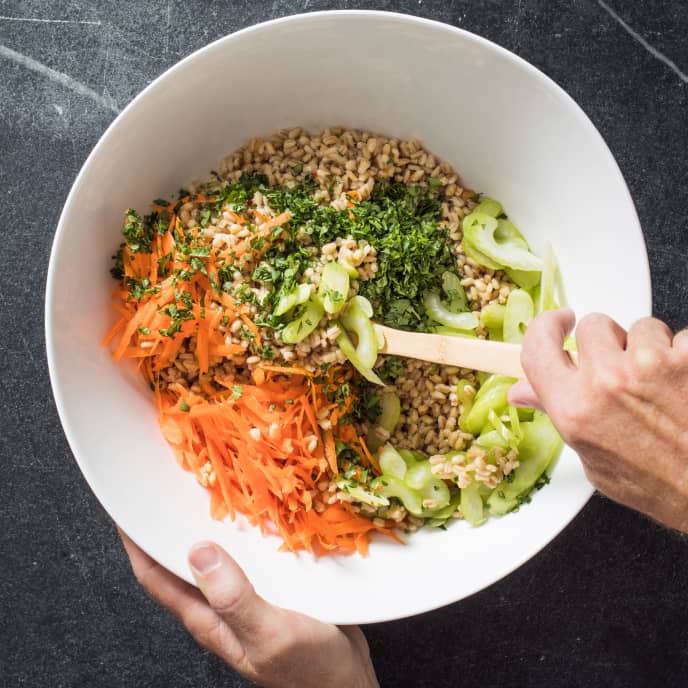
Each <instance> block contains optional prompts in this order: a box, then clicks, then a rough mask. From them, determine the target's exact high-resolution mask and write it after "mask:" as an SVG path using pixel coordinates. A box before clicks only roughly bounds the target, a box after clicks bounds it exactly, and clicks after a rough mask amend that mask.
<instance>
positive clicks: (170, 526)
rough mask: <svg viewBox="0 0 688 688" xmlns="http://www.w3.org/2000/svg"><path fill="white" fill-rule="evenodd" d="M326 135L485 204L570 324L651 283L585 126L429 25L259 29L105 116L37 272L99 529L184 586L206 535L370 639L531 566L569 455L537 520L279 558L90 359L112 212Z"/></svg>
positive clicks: (639, 295) (116, 215) (580, 493)
mask: <svg viewBox="0 0 688 688" xmlns="http://www.w3.org/2000/svg"><path fill="white" fill-rule="evenodd" d="M336 124H341V125H345V126H347V127H351V128H361V129H367V130H372V131H375V132H381V133H385V134H389V135H393V136H396V137H417V138H419V139H420V140H421V141H422V142H423V143H424V145H425V146H426V147H427V148H428V149H430V150H431V151H432V152H434V153H435V154H436V155H438V156H440V157H442V158H445V159H446V160H448V161H449V162H450V163H451V164H452V165H453V166H454V167H455V168H456V169H457V170H458V171H459V173H460V174H462V175H463V177H464V179H465V180H466V182H467V184H468V185H469V186H470V187H472V188H474V189H476V190H479V191H483V192H488V193H489V194H490V195H492V196H494V197H496V198H498V199H500V200H501V201H502V202H503V204H504V205H505V207H506V208H507V209H508V212H509V214H510V216H512V217H513V218H514V219H515V222H516V224H517V225H518V226H519V227H520V228H521V229H522V230H523V231H524V232H525V234H526V235H527V237H528V238H529V240H530V241H531V242H532V245H533V247H534V249H535V250H536V251H539V250H541V249H542V247H543V243H544V241H545V240H546V239H548V240H550V241H551V242H552V244H553V246H554V249H555V253H556V254H557V256H558V257H559V260H560V263H561V269H562V273H563V276H564V280H565V283H566V287H567V291H568V298H569V301H570V303H571V304H572V305H573V307H574V308H575V309H576V310H577V312H578V313H585V312H588V311H593V310H595V311H604V312H607V313H610V314H612V315H613V316H614V317H616V318H617V319H618V320H619V322H621V323H622V324H623V325H629V324H630V323H631V322H632V321H633V320H635V319H637V318H639V317H641V316H644V315H647V314H648V313H649V312H650V279H649V270H648V264H647V256H646V252H645V246H644V243H643V239H642V234H641V230H640V226H639V223H638V218H637V216H636V213H635V209H634V207H633V203H632V201H631V198H630V196H629V193H628V190H627V188H626V185H625V184H624V181H623V178H622V176H621V174H620V172H619V169H618V167H617V165H616V163H615V162H614V159H613V158H612V155H611V154H610V152H609V150H608V148H607V146H606V145H605V143H604V141H603V140H602V138H601V137H600V135H599V133H598V132H597V130H596V129H595V127H594V126H593V125H592V123H591V122H590V120H589V119H588V118H587V117H586V116H585V114H584V113H583V112H582V110H581V109H580V108H579V107H578V106H577V105H576V104H575V103H574V101H573V100H572V99H571V98H570V97H569V96H568V95H567V94H566V93H564V91H562V90H561V89H560V88H559V87H558V86H557V85H556V84H555V83H553V82H552V81H551V80H550V79H548V78H547V77H545V76H544V75H543V74H542V73H541V72H539V71H538V70H537V69H535V68H534V67H532V66H530V65H529V64H527V63H526V62H524V61H523V60H521V59H519V58H518V57H516V56H514V55H513V54H511V53H509V52H507V51H506V50H504V49H502V48H500V47H498V46H496V45H494V44H493V43H490V42H488V41H486V40H484V39H482V38H479V37H478V36H474V35H472V34H470V33H467V32H466V31H462V30H460V29H456V28H452V27H450V26H446V25H444V24H439V23H436V22H431V21H426V20H423V19H417V18H414V17H410V16H404V15H397V14H388V13H383V12H361V11H352V12H322V13H314V14H306V15H299V16H295V17H288V18H286V19H279V20H276V21H271V22H267V23H265V24H261V25H258V26H254V27H251V28H248V29H245V30H243V31H239V32H238V33H235V34H233V35H231V36H227V37H225V38H223V39H221V40H219V41H216V42H215V43H213V44H211V45H209V46H207V47H205V48H203V49H202V50H199V51H198V52H196V53H194V54H193V55H191V56H190V57H187V58H186V59H185V60H183V61H182V62H180V63H179V64H177V65H175V66H174V67H172V68H171V69H170V70H168V71H167V72H165V74H163V75H162V76H161V77H160V78H158V79H156V80H155V81H154V82H153V83H152V84H151V85H150V86H148V88H146V89H145V90H144V91H143V92H142V93H141V94H140V95H139V96H138V97H137V98H136V99H134V101H133V102H132V103H131V104H130V105H129V106H128V107H127V108H126V109H125V110H124V112H122V114H120V115H119V116H118V117H117V119H116V120H115V121H114V122H113V124H112V125H111V126H110V127H109V128H108V130H107V131H106V132H105V134H104V135H103V137H102V138H101V140H100V141H99V143H98V145H97V146H96V147H95V148H94V150H93V152H92V153H91V155H90V156H89V158H88V160H87V161H86V163H85V164H84V166H83V168H82V170H81V172H80V174H79V176H78V178H77V180H76V182H75V183H74V186H73V188H72V190H71V193H70V194H69V198H68V199H67V202H66V204H65V207H64V210H63V213H62V217H61V218H60V223H59V226H58V229H57V234H56V237H55V243H54V245H53V251H52V256H51V260H50V269H49V273H48V285H47V294H46V336H47V350H48V361H49V366H50V376H51V380H52V384H53V390H54V393H55V399H56V402H57V407H58V410H59V413H60V418H61V420H62V424H63V426H64V429H65V433H66V434H67V438H68V440H69V443H70V446H71V448H72V450H73V452H74V455H75V457H76V460H77V462H78V463H79V466H80V468H81V470H82V471H83V473H84V476H85V477H86V480H87V481H88V483H89V485H90V486H91V488H92V489H93V491H94V492H95V494H96V496H97V497H98V499H99V500H100V501H101V503H102V504H103V506H104V507H105V509H106V510H107V511H108V512H109V513H110V515H111V516H112V517H113V519H114V520H115V521H117V522H118V523H119V524H120V525H121V527H122V528H123V529H124V530H125V531H126V532H127V533H129V535H130V536H131V537H132V538H133V539H134V540H135V541H136V542H137V543H138V544H139V545H140V546H141V547H142V548H143V549H144V550H146V551H147V552H148V553H149V554H150V555H151V556H152V557H154V558H155V559H156V560H157V561H159V562H160V563H161V564H163V565H164V566H166V567H167V568H168V569H170V570H172V571H173V572H175V573H176V574H177V575H179V576H181V577H182V578H185V579H186V580H189V581H190V580H191V575H190V571H189V569H188V565H187V562H186V555H187V551H188V549H189V547H191V545H192V544H193V543H194V542H196V541H198V540H201V539H211V540H215V541H217V542H219V543H220V544H221V545H223V546H224V547H226V548H227V549H228V550H229V551H230V552H231V553H232V554H233V555H234V556H235V557H236V559H237V560H238V561H239V563H240V564H241V565H242V566H243V567H244V568H245V570H246V572H247V574H248V576H249V577H250V578H251V580H252V581H253V582H254V584H255V586H256V589H257V590H258V591H259V593H261V594H262V595H263V596H265V597H266V598H267V599H268V600H269V601H271V602H274V603H277V604H279V605H282V606H285V607H290V608H293V609H298V610H299V611H301V612H304V613H306V614H310V615H313V616H315V617H318V618H320V619H323V620H327V621H333V622H337V623H365V622H374V621H384V620H389V619H395V618H399V617H404V616H409V615H412V614H417V613H420V612H424V611H427V610H430V609H434V608H437V607H440V606H442V605H445V604H448V603H450V602H454V601H456V600H460V599H461V598H463V597H466V596H467V595H470V594H472V593H474V592H476V591H478V590H480V589H482V588H484V587H486V586H487V585H490V584H491V583H493V582H495V581H497V580H498V579H500V578H501V577H502V576H505V575H506V574H507V573H509V572H510V571H513V570H514V569H515V568H516V567H518V566H519V565H521V564H522V563H523V562H525V561H526V560H527V559H529V558H530V557H532V556H533V555H534V554H535V553H536V552H538V551H539V550H540V549H542V548H543V547H544V546H545V545H546V544H547V543H548V542H549V541H550V540H551V539H552V538H553V537H554V536H555V535H557V533H559V532H560V531H561V530H562V528H564V526H565V525H566V524H567V523H568V522H569V521H570V520H571V519H572V518H573V517H574V516H575V515H576V514H577V513H578V511H579V510H580V509H581V508H582V507H583V505H584V504H585V502H586V501H587V499H588V498H589V497H590V495H591V493H592V488H591V487H590V485H589V484H588V483H587V482H586V480H585V477H584V475H583V471H582V469H581V467H580V465H579V462H578V460H577V458H576V456H575V454H574V453H573V452H572V451H571V450H569V449H567V450H566V451H565V452H564V454H563V456H562V459H561V460H560V462H559V464H558V466H557V468H556V470H555V472H554V476H553V479H552V482H551V484H550V485H549V486H548V487H546V488H545V489H543V490H541V491H540V492H538V493H537V494H536V495H535V497H534V499H533V502H532V504H530V505H528V506H527V507H525V508H522V509H521V510H520V511H519V512H518V513H516V514H512V515H509V516H508V517H505V518H501V519H496V518H495V519H492V520H490V521H489V522H488V523H487V524H486V525H484V526H483V527H481V528H476V529H472V528H470V527H469V526H468V525H467V524H465V523H460V522H459V523H456V524H453V525H452V527H450V528H449V529H448V530H447V531H438V532H432V531H429V532H420V533H417V534H415V535H413V536H412V537H409V538H408V544H407V545H406V546H398V545H395V544H392V543H387V542H376V543H374V545H373V546H372V547H371V550H370V554H369V556H368V557H367V558H361V557H359V556H349V557H324V558H322V559H320V560H315V559H314V558H312V557H310V556H306V555H303V554H302V555H298V556H297V555H294V554H289V553H281V552H278V551H277V548H278V545H279V541H278V540H277V539H275V538H274V537H269V538H264V537H261V536H260V534H259V533H258V531H257V530H255V529H253V528H250V527H248V526H247V525H246V523H245V522H243V521H241V520H240V521H239V522H237V523H232V522H230V521H229V520H227V521H226V522H224V523H217V522H215V521H213V520H212V519H211V518H210V516H209V515H208V497H207V493H206V492H205V491H204V490H203V488H201V487H200V486H199V485H198V484H197V483H196V481H195V479H194V478H193V476H192V475H191V474H190V473H186V472H184V471H182V470H180V469H179V467H178V466H177V464H176V463H175V460H174V458H173V456H172V452H171V451H170V449H169V448H168V447H167V445H166V444H165V442H164V440H163V439H162V437H161V435H160V432H159V430H158V426H157V423H156V414H155V410H154V408H153V403H152V398H151V394H150V393H149V391H148V389H147V388H146V386H145V385H144V384H143V382H142V381H141V379H140V378H139V376H138V375H137V374H136V372H135V371H133V370H131V369H129V368H127V367H126V366H122V365H115V364H114V363H113V361H112V359H111V358H110V355H109V354H108V352H107V351H104V350H102V349H101V348H99V345H98V343H99V340H100V339H101V337H102V336H103V334H104V332H105V331H106V330H107V328H108V325H109V324H111V322H112V321H113V316H112V313H111V309H110V306H109V304H110V291H111V289H112V286H113V283H112V280H111V278H110V276H109V274H108V270H109V267H110V264H111V261H110V256H111V255H112V254H113V252H114V250H115V249H116V247H117V246H118V244H119V241H120V235H119V229H120V226H121V221H122V216H123V211H124V210H125V209H126V208H127V207H129V206H132V207H138V208H140V209H145V208H146V207H147V204H148V203H149V202H150V200H151V199H153V198H156V197H159V196H165V195H166V194H169V193H170V192H173V191H176V189H178V188H179V187H180V186H183V185H184V184H185V183H187V182H188V181H189V180H191V179H193V178H197V177H200V176H204V175H205V174H207V173H208V171H209V170H211V169H213V168H214V167H215V165H216V164H217V162H218V160H219V159H220V158H221V157H222V156H223V155H225V154H227V153H229V152H231V151H232V150H234V149H236V148H237V147H239V146H240V145H241V144H243V143H244V142H245V141H246V140H247V139H249V138H251V137H253V136H257V135H265V134H270V133H272V132H274V131H276V130H279V129H282V128H285V127H293V126H296V125H302V126H305V127H308V128H312V129H319V128H324V127H326V126H328V125H336ZM83 517H84V518H89V515H88V514H84V515H83Z"/></svg>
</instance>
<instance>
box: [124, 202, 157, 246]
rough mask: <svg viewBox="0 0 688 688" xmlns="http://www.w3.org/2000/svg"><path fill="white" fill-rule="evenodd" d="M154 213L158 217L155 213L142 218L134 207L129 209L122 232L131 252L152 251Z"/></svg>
mask: <svg viewBox="0 0 688 688" xmlns="http://www.w3.org/2000/svg"><path fill="white" fill-rule="evenodd" d="M153 215H155V217H157V214H155V213H153V214H152V215H147V216H146V217H145V218H143V219H142V218H141V216H140V215H139V214H138V213H137V212H136V211H135V210H134V209H133V208H129V209H128V210H127V212H126V214H125V217H126V222H125V223H124V226H123V227H122V234H123V235H124V239H125V241H126V244H127V247H128V248H129V250H130V251H131V253H150V252H151V239H152V234H153V231H152V224H153V221H152V218H153Z"/></svg>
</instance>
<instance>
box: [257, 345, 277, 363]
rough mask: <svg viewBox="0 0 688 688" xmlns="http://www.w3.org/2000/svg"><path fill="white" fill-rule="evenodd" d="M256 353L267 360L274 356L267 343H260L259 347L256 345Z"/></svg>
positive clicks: (273, 351)
mask: <svg viewBox="0 0 688 688" xmlns="http://www.w3.org/2000/svg"><path fill="white" fill-rule="evenodd" d="M256 353H257V354H258V355H259V356H260V357H261V358H264V359H266V360H268V361H271V360H272V359H273V358H275V350H274V349H273V348H272V347H271V346H270V345H269V344H261V345H260V346H259V347H257V349H256Z"/></svg>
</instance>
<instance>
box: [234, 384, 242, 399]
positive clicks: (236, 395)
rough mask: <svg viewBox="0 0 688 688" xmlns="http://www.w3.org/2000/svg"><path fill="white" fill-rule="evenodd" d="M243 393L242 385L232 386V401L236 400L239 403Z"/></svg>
mask: <svg viewBox="0 0 688 688" xmlns="http://www.w3.org/2000/svg"><path fill="white" fill-rule="evenodd" d="M243 393H244V388H243V387H242V386H241V385H232V399H234V401H239V399H241V395H242V394H243Z"/></svg>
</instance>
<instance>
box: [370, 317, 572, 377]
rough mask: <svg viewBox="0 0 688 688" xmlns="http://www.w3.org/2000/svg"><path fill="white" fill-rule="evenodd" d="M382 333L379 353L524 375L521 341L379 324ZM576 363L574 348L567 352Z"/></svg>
mask: <svg viewBox="0 0 688 688" xmlns="http://www.w3.org/2000/svg"><path fill="white" fill-rule="evenodd" d="M378 327H379V328H380V329H381V330H382V333H383V335H384V337H385V346H384V347H383V348H382V349H381V351H380V353H386V354H392V355H394V356H402V357H404V358H416V359H419V360H421V361H431V362H433V363H439V364H440V365H450V366H457V367H459V368H470V369H471V370H481V371H483V372H486V373H497V374H499V375H508V376H509V377H515V378H523V377H525V374H524V372H523V368H522V367H521V345H520V344H509V343H507V342H494V341H489V340H485V339H472V338H468V337H451V336H447V335H441V334H425V333H422V332H404V331H402V330H395V329H392V328H391V327H385V326H382V325H378ZM568 354H569V356H570V357H571V360H572V361H573V362H574V363H575V364H577V359H578V357H577V355H576V354H575V352H568Z"/></svg>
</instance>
